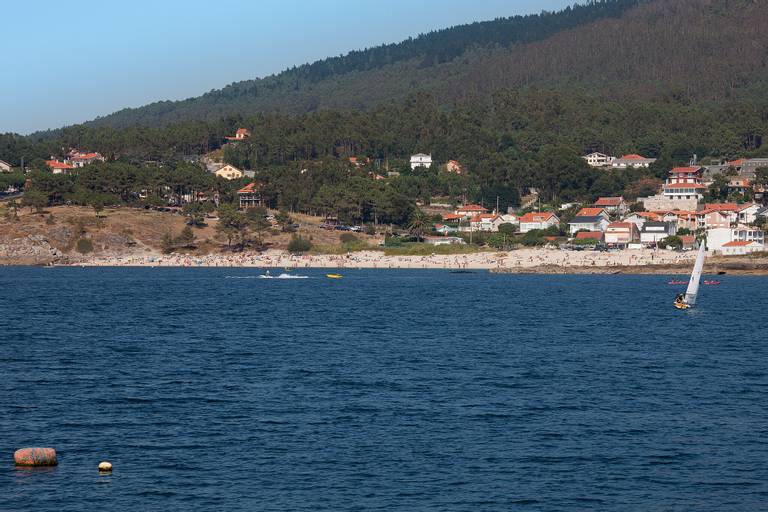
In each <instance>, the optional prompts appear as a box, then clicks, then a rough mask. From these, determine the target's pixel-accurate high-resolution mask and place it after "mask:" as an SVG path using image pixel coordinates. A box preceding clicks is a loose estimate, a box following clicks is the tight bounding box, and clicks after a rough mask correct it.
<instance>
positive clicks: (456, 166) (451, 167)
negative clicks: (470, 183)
mask: <svg viewBox="0 0 768 512" xmlns="http://www.w3.org/2000/svg"><path fill="white" fill-rule="evenodd" d="M445 172H449V173H451V174H458V175H462V174H464V168H463V167H462V166H461V164H460V163H459V162H457V161H456V160H448V163H447V164H445Z"/></svg>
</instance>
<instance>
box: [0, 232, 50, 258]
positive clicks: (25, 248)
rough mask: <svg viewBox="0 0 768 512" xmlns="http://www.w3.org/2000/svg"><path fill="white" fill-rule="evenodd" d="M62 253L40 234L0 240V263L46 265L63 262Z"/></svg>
mask: <svg viewBox="0 0 768 512" xmlns="http://www.w3.org/2000/svg"><path fill="white" fill-rule="evenodd" d="M63 259H64V255H63V254H62V253H61V251H59V250H58V249H57V248H56V247H54V246H53V245H51V244H50V242H48V239H47V238H45V237H44V236H41V235H27V236H25V237H22V238H14V239H11V240H0V264H2V265H47V264H49V263H63V262H64V261H63Z"/></svg>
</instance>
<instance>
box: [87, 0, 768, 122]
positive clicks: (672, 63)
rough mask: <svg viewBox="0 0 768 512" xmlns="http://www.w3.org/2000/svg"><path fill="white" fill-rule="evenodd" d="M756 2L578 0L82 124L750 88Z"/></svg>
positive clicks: (762, 67) (748, 91)
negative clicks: (517, 94) (534, 93)
mask: <svg viewBox="0 0 768 512" xmlns="http://www.w3.org/2000/svg"><path fill="white" fill-rule="evenodd" d="M763 7H764V5H763V3H762V2H757V1H753V0H648V1H639V0H604V1H596V2H589V3H587V4H585V5H583V6H577V7H572V8H569V9H566V10H564V11H561V12H558V13H544V14H541V15H535V16H523V17H520V16H518V17H512V18H501V19H497V20H493V21H489V22H484V23H475V24H471V25H465V26H459V27H453V28H450V29H446V30H441V31H437V32H433V33H430V34H425V35H423V36H420V37H417V38H415V39H411V40H407V41H404V42H402V43H398V44H394V45H385V46H380V47H376V48H371V49H367V50H363V51H357V52H351V53H349V54H348V55H346V56H343V57H334V58H330V59H325V60H322V61H319V62H315V63H312V64H307V65H304V66H300V67H296V68H293V69H289V70H286V71H285V72H283V73H280V74H278V75H274V76H270V77H266V78H263V79H260V80H249V81H244V82H238V83H235V84H231V85H229V86H227V87H224V88H223V89H221V90H215V91H211V92H209V93H207V94H205V95H203V96H200V97H198V98H191V99H188V100H184V101H177V102H173V101H163V102H158V103H153V104H151V105H148V106H145V107H141V108H137V109H125V110H122V111H120V112H117V113H115V114H112V115H109V116H105V117H102V118H100V119H97V120H95V121H93V122H92V123H91V124H92V125H94V126H110V127H115V128H122V127H127V126H131V125H137V124H140V125H144V126H149V127H157V126H163V125H167V124H170V123H177V122H180V121H188V120H197V121H211V120H216V119H220V118H222V117H226V116H230V115H246V116H247V115H252V114H255V113H258V112H270V111H281V112H288V113H297V114H300V113H307V112H314V111H318V110H325V109H341V110H348V109H355V110H367V109H370V108H373V107H375V106H379V105H382V104H387V103H391V102H397V103H399V102H402V101H404V100H405V99H406V98H408V97H409V96H410V95H411V94H413V93H414V92H416V91H430V92H431V93H432V94H433V95H434V96H435V98H437V101H438V103H439V104H440V106H441V107H443V108H452V107H453V105H455V104H456V103H460V102H463V101H466V100H467V99H476V98H487V97H489V96H491V95H492V94H493V93H494V92H496V91H498V90H502V89H508V88H516V89H519V88H527V87H542V88H550V89H562V88H563V87H569V88H580V89H583V90H587V91H590V92H594V93H598V94H600V95H602V96H604V97H608V98H614V99H618V98H623V97H627V96H631V97H643V98H647V99H654V100H661V101H664V100H669V101H714V102H721V101H724V100H730V99H733V98H741V97H749V96H751V97H754V96H760V92H761V91H762V90H764V86H765V84H766V83H767V82H766V80H767V79H768V71H767V68H766V60H765V55H766V49H768V31H766V30H765V29H764V27H765V26H766V24H768V10H766V9H764V8H763Z"/></svg>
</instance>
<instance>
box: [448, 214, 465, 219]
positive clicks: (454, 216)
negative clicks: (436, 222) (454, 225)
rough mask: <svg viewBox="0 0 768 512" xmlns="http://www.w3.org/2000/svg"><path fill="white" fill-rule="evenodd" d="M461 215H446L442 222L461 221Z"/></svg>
mask: <svg viewBox="0 0 768 512" xmlns="http://www.w3.org/2000/svg"><path fill="white" fill-rule="evenodd" d="M463 218H464V216H463V215H459V214H456V213H446V214H444V215H443V220H461V219H463Z"/></svg>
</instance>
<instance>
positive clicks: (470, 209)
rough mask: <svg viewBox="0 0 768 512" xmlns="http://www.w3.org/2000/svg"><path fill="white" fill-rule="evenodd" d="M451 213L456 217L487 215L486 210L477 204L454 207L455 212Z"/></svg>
mask: <svg viewBox="0 0 768 512" xmlns="http://www.w3.org/2000/svg"><path fill="white" fill-rule="evenodd" d="M453 213H455V214H456V215H462V216H464V217H474V216H475V215H481V214H484V213H488V208H485V207H483V206H482V205H479V204H465V205H463V206H458V207H456V210H455V211H454V212H453Z"/></svg>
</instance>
